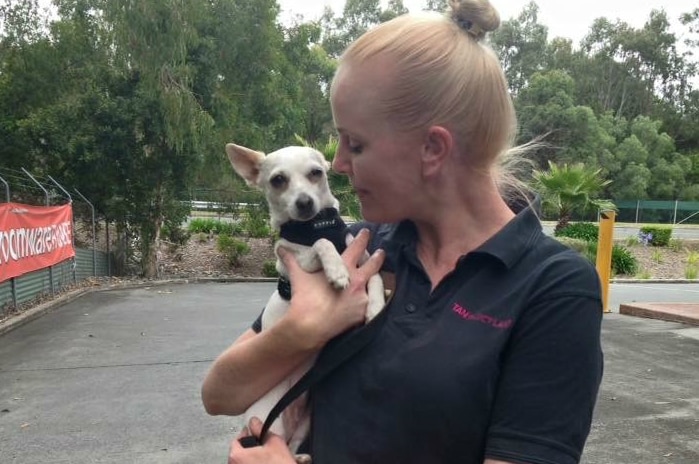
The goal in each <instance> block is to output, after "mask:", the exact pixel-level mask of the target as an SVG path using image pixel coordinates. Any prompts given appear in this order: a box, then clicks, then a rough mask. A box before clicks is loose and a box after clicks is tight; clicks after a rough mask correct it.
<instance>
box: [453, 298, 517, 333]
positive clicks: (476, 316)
mask: <svg viewBox="0 0 699 464" xmlns="http://www.w3.org/2000/svg"><path fill="white" fill-rule="evenodd" d="M452 311H454V312H455V313H456V314H458V315H459V316H461V318H462V319H466V320H467V321H477V322H481V323H483V324H487V325H489V326H491V327H495V328H496V329H508V328H510V327H511V326H512V319H505V320H502V319H497V318H495V317H493V316H489V315H487V314H480V313H472V312H471V311H469V310H468V309H466V308H464V307H463V306H461V305H460V304H459V303H454V306H453V307H452Z"/></svg>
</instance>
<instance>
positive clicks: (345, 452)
mask: <svg viewBox="0 0 699 464" xmlns="http://www.w3.org/2000/svg"><path fill="white" fill-rule="evenodd" d="M359 227H369V228H370V229H371V230H372V233H373V235H372V236H373V240H372V248H376V247H381V248H383V249H384V250H385V251H386V264H385V267H386V269H387V270H389V271H391V272H394V273H395V274H396V289H395V293H394V296H393V299H392V300H391V303H390V305H389V306H388V307H387V308H386V309H385V311H388V314H387V316H388V317H387V319H386V320H385V322H384V325H383V327H382V328H381V329H380V332H379V333H378V336H377V337H376V339H375V340H374V341H373V342H372V343H371V345H369V346H368V347H366V348H365V349H364V350H363V351H361V352H360V353H359V354H357V355H356V356H355V357H353V358H352V359H350V360H349V361H348V362H346V363H345V364H343V365H342V366H340V367H339V368H337V370H335V371H334V372H333V373H331V374H330V375H329V377H327V378H326V379H325V380H324V381H322V382H321V383H320V384H318V385H316V386H315V387H314V388H313V390H312V394H311V398H312V406H313V421H312V424H313V426H312V438H311V449H312V450H311V454H312V456H313V461H314V464H345V463H346V464H350V463H352V464H358V463H362V464H369V463H377V464H379V463H380V464H387V463H401V464H410V463H415V464H418V463H419V464H428V463H435V464H436V463H439V464H449V463H454V464H456V463H459V464H482V463H483V460H484V459H485V458H486V457H490V458H496V459H501V460H505V461H512V462H517V463H520V462H521V463H528V464H573V463H577V462H578V461H579V459H580V454H581V452H582V449H583V445H584V443H585V440H586V438H587V435H588V433H589V429H590V423H591V418H592V411H593V408H594V404H595V400H596V397H597V391H598V387H599V384H600V381H601V376H602V352H601V347H600V324H601V318H602V304H601V297H600V294H601V292H600V284H599V279H598V276H597V273H596V272H595V270H594V268H593V267H592V265H591V264H590V263H589V262H588V261H587V260H585V259H584V258H583V257H581V256H580V255H579V254H578V253H577V252H575V251H572V250H570V249H569V248H567V247H565V246H563V245H561V244H559V243H558V242H556V241H555V240H554V239H552V238H550V237H547V236H546V235H545V234H543V232H542V229H541V224H540V222H539V220H538V218H537V216H536V215H535V214H534V213H533V211H531V210H530V209H525V210H524V211H522V212H521V213H519V214H518V215H517V216H516V217H515V218H514V219H513V220H512V221H510V223H508V224H507V225H506V226H505V227H504V228H503V229H502V230H501V231H500V232H498V233H497V234H496V235H495V236H493V237H492V238H491V239H490V240H489V241H487V242H486V243H484V244H483V245H482V246H481V247H479V248H478V249H476V250H474V251H472V252H470V253H468V254H467V255H465V256H462V257H461V259H460V260H459V261H458V264H457V266H456V268H455V269H454V271H453V272H451V273H450V274H449V275H448V276H446V277H445V278H444V279H443V281H442V282H441V283H440V284H439V286H438V287H437V288H435V290H434V291H431V285H430V281H429V279H428V277H427V275H426V273H425V272H424V270H423V268H422V266H421V264H420V262H419V260H418V258H417V255H416V248H415V244H416V238H417V236H416V231H415V228H414V226H413V225H412V223H410V222H404V223H401V224H399V225H392V226H386V225H381V226H378V225H371V224H360V225H358V226H356V227H355V230H357V229H358V228H359Z"/></svg>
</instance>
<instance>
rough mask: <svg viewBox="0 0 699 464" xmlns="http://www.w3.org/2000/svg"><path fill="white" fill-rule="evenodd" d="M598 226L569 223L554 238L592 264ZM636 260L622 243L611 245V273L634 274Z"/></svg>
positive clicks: (636, 264)
mask: <svg viewBox="0 0 699 464" xmlns="http://www.w3.org/2000/svg"><path fill="white" fill-rule="evenodd" d="M598 236H599V226H597V225H596V224H593V223H591V222H575V223H570V224H568V225H567V226H566V227H564V228H563V229H561V230H560V231H558V233H556V239H557V240H558V241H559V242H561V243H562V244H564V245H566V246H568V247H570V248H572V249H573V250H576V251H578V252H580V253H582V254H583V255H584V256H586V257H587V259H589V260H590V262H592V263H593V264H595V263H596V262H597V240H598ZM637 270H638V260H637V259H636V257H635V256H634V255H633V254H631V252H630V251H629V250H628V249H627V248H626V247H624V246H622V245H614V246H613V247H612V274H614V275H617V274H624V275H634V274H636V271H637Z"/></svg>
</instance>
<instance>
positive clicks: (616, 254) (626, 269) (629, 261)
mask: <svg viewBox="0 0 699 464" xmlns="http://www.w3.org/2000/svg"><path fill="white" fill-rule="evenodd" d="M584 254H585V256H587V259H589V260H590V262H591V263H592V264H596V263H597V242H588V243H587V250H585V253H584ZM637 271H638V260H637V259H636V257H635V256H634V255H633V254H631V252H630V251H629V250H628V249H627V248H626V247H624V246H622V245H614V246H613V247H612V275H618V274H624V275H636V272H637Z"/></svg>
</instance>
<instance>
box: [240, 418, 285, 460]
mask: <svg viewBox="0 0 699 464" xmlns="http://www.w3.org/2000/svg"><path fill="white" fill-rule="evenodd" d="M261 432H262V421H260V420H259V419H258V418H257V417H253V418H252V419H251V420H250V425H249V426H248V427H246V428H245V430H243V431H242V432H241V433H240V435H238V436H237V437H236V438H235V439H234V440H233V441H232V442H231V446H230V450H229V452H228V464H296V460H295V459H294V456H293V455H292V454H291V451H289V448H288V447H287V446H286V443H284V440H282V438H281V437H280V436H279V435H275V434H273V433H272V432H267V437H266V439H265V442H264V443H263V444H262V446H255V447H253V448H243V447H242V446H241V445H240V442H239V441H238V440H239V439H241V438H243V437H247V436H250V435H252V436H255V437H259V436H260V433H261Z"/></svg>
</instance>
